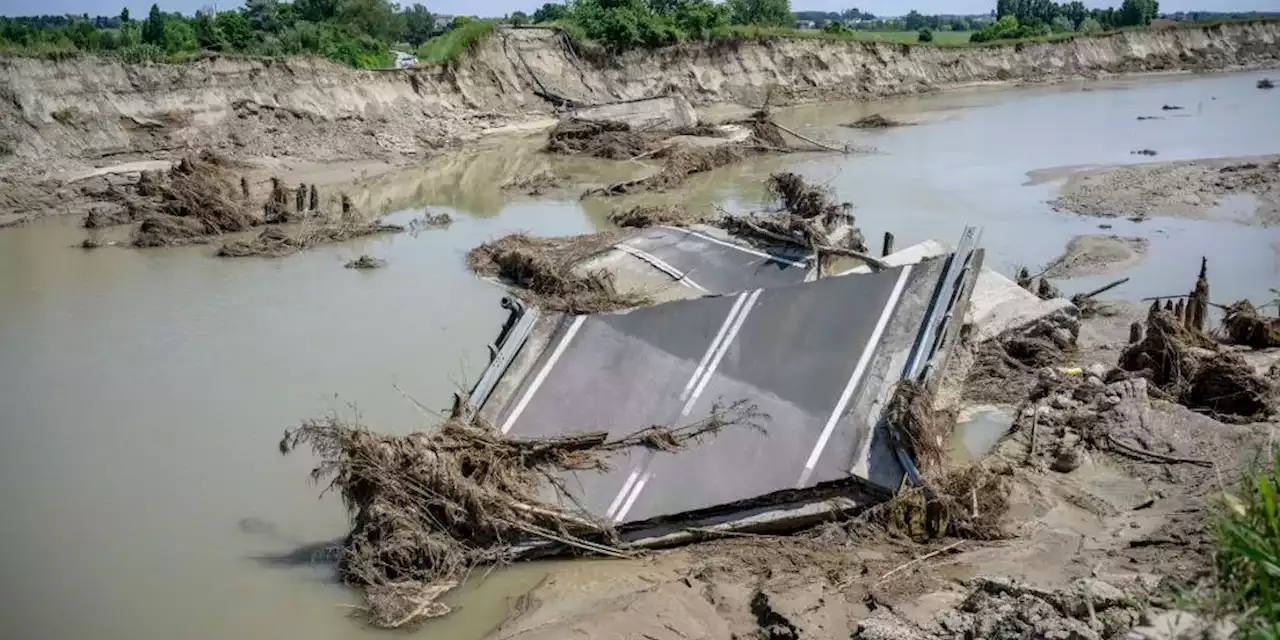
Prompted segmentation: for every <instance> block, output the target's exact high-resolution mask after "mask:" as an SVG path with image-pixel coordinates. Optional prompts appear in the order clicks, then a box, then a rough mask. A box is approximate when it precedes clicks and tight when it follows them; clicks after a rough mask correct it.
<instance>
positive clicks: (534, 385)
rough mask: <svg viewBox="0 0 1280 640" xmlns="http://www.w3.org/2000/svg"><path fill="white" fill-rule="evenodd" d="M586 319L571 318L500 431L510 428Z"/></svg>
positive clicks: (579, 317) (506, 430) (580, 317)
mask: <svg viewBox="0 0 1280 640" xmlns="http://www.w3.org/2000/svg"><path fill="white" fill-rule="evenodd" d="M586 321H587V317H586V316H578V317H576V318H574V319H573V324H571V325H569V330H568V331H566V332H565V334H564V339H563V340H561V341H560V344H558V345H556V350H555V351H552V352H551V357H550V358H547V363H546V364H545V365H542V371H539V372H538V375H537V377H535V378H534V379H533V382H531V383H530V384H529V388H528V389H526V390H525V392H524V397H522V398H520V403H519V404H517V405H516V408H515V409H513V410H512V411H511V415H509V416H507V420H506V422H503V423H502V432H503V433H506V432H508V431H510V430H511V427H512V425H514V424H515V423H516V419H517V418H519V417H520V414H521V413H524V408H525V407H526V406H528V405H529V400H530V399H531V398H533V394H534V393H535V392H537V390H538V387H540V386H542V382H543V381H544V380H546V379H547V374H549V373H551V367H552V365H554V364H555V363H556V360H559V359H560V356H561V355H564V350H565V349H567V348H569V341H571V340H573V336H574V334H576V333H578V329H580V328H582V323H584V322H586Z"/></svg>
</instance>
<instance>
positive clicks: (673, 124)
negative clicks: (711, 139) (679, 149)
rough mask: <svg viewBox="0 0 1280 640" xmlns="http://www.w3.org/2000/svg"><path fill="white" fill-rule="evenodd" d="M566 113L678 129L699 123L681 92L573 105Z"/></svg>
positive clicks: (633, 126) (595, 118)
mask: <svg viewBox="0 0 1280 640" xmlns="http://www.w3.org/2000/svg"><path fill="white" fill-rule="evenodd" d="M569 117H571V118H578V119H582V120H603V121H608V122H622V123H626V124H627V125H630V126H631V128H632V129H678V128H681V127H692V126H694V125H696V124H698V114H697V112H695V111H694V110H693V106H692V105H690V104H689V101H688V100H685V99H684V96H681V95H669V96H659V97H657V98H642V99H640V100H627V101H624V102H613V103H610V104H601V105H595V106H590V107H582V108H579V109H574V110H573V111H572V112H570V113H569Z"/></svg>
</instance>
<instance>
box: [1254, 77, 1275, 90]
mask: <svg viewBox="0 0 1280 640" xmlns="http://www.w3.org/2000/svg"><path fill="white" fill-rule="evenodd" d="M1257 86H1258V88H1259V89H1274V88H1276V83H1274V82H1272V81H1271V78H1263V79H1261V80H1259V81H1258V85H1257Z"/></svg>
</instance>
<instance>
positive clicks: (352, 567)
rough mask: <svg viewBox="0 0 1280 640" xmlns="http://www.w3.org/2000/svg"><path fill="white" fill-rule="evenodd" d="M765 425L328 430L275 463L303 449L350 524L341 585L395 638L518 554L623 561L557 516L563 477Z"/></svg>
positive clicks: (708, 422)
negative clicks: (638, 451)
mask: <svg viewBox="0 0 1280 640" xmlns="http://www.w3.org/2000/svg"><path fill="white" fill-rule="evenodd" d="M766 417H767V416H764V415H763V414H760V413H759V412H758V411H757V410H756V407H755V406H754V405H749V404H747V403H745V402H738V403H734V404H733V405H730V406H728V407H715V408H713V409H712V412H711V415H709V416H708V417H707V418H705V419H703V420H700V421H698V422H696V423H693V424H690V425H687V426H684V427H662V426H651V427H647V428H644V429H640V430H638V431H636V432H634V433H632V434H630V435H628V436H626V437H623V438H616V439H611V438H610V437H609V435H608V433H606V432H603V431H596V432H585V433H577V434H571V435H565V436H562V437H556V438H545V439H538V440H518V439H514V438H509V437H507V436H504V435H502V434H501V433H499V432H498V431H497V430H496V429H493V428H492V427H490V426H488V425H485V424H481V423H479V422H475V423H471V422H465V421H463V420H460V419H457V418H452V419H449V420H447V421H446V422H444V423H443V424H441V425H439V426H437V427H435V428H433V429H431V430H430V431H427V432H419V433H413V434H410V435H407V436H391V435H383V434H378V433H374V432H372V431H369V430H367V429H365V428H364V427H361V426H359V425H353V424H347V423H344V422H342V421H340V420H338V419H336V418H329V419H321V420H311V421H307V422H305V423H303V424H302V425H301V426H300V427H297V428H294V429H290V430H288V431H286V432H285V435H284V438H283V439H282V440H281V442H280V451H281V453H286V454H287V453H289V452H291V451H293V450H295V449H297V448H298V447H300V446H308V447H310V449H311V450H312V451H313V452H314V453H315V454H316V456H317V457H318V458H319V459H320V463H319V465H318V466H317V467H316V468H315V469H314V470H313V471H312V473H311V477H312V480H313V481H315V482H317V483H320V484H323V485H324V486H325V490H326V491H328V490H334V491H337V492H339V493H340V494H341V495H342V499H343V501H344V502H345V503H346V505H347V508H348V509H349V510H350V511H351V513H352V515H353V516H354V525H353V528H352V531H351V533H350V535H348V536H347V539H346V541H345V543H344V545H343V549H342V551H341V557H340V565H339V566H340V571H341V574H342V577H343V580H344V581H345V582H347V583H348V584H351V585H353V586H357V587H362V588H364V590H365V595H366V598H367V600H368V605H369V606H368V616H369V621H370V622H371V623H372V624H374V625H375V626H379V627H385V628H394V627H399V626H402V625H405V624H408V623H411V622H413V621H415V620H418V619H421V618H424V617H434V616H439V615H444V614H445V613H448V611H449V609H448V607H446V606H445V605H443V604H441V603H439V602H437V601H436V598H438V597H439V596H441V595H442V594H444V593H445V592H447V591H448V590H449V589H451V588H453V587H454V586H456V585H457V584H458V583H459V582H460V581H461V580H462V579H463V578H464V577H465V576H466V574H467V573H468V572H469V571H470V570H471V569H472V568H473V567H475V566H477V565H480V564H493V563H502V562H505V561H509V560H511V559H512V558H513V557H515V556H516V554H517V553H518V550H517V548H516V545H519V544H521V543H524V542H530V541H536V540H543V541H554V542H558V543H561V544H564V545H568V546H570V547H574V548H576V549H579V550H583V551H586V552H589V553H596V554H606V555H615V556H617V555H623V553H622V552H621V551H619V550H617V549H616V547H614V546H611V545H613V544H615V543H616V536H615V534H614V530H613V527H612V525H611V524H610V523H608V522H598V521H596V520H595V519H593V518H592V517H591V516H589V515H587V514H585V513H575V512H570V511H568V510H566V509H565V508H564V507H563V506H562V504H563V503H562V502H561V501H560V499H559V498H561V497H567V492H566V491H565V490H564V487H563V486H562V484H561V481H560V480H558V478H559V477H561V476H560V474H563V473H565V472H577V471H592V470H597V471H603V470H607V469H608V465H609V456H610V455H611V454H613V453H615V452H618V451H622V450H627V449H633V448H636V447H644V448H649V449H653V450H657V451H677V450H680V449H683V448H684V447H686V446H688V445H689V444H690V443H691V442H697V441H700V440H701V439H702V438H704V437H712V436H714V435H715V434H717V433H719V431H720V430H722V429H724V428H728V427H737V426H747V427H753V428H760V424H759V421H760V420H762V419H764V418H766ZM565 503H571V500H565Z"/></svg>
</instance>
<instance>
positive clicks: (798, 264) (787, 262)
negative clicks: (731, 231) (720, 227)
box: [660, 225, 809, 269]
mask: <svg viewBox="0 0 1280 640" xmlns="http://www.w3.org/2000/svg"><path fill="white" fill-rule="evenodd" d="M660 226H661V227H662V228H663V229H670V230H672V231H683V232H684V233H687V234H689V235H691V236H697V237H699V238H702V239H703V240H706V241H708V242H714V243H716V244H718V245H722V246H726V247H729V248H730V249H737V250H738V251H741V252H743V253H750V254H751V255H754V256H760V257H762V258H768V259H770V260H773V261H774V262H781V263H782V264H785V265H789V266H792V267H799V268H801V269H808V268H809V265H807V264H805V263H803V262H796V261H795V260H788V259H786V258H781V257H778V256H775V255H773V254H769V253H765V252H763V251H759V250H757V249H752V248H750V247H743V246H740V245H736V244H734V243H732V242H728V241H726V240H721V239H720V238H716V237H714V236H709V235H707V234H705V233H698V232H697V231H694V230H693V229H682V228H680V227H669V226H667V225H660Z"/></svg>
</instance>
